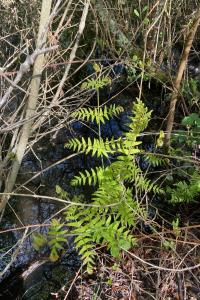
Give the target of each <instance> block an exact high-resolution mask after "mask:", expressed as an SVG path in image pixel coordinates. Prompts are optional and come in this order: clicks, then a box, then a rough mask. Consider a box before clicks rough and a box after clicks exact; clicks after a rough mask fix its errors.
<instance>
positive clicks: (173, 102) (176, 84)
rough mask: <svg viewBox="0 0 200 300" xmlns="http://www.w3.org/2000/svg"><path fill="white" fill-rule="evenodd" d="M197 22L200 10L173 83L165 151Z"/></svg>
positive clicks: (199, 18) (167, 146)
mask: <svg viewBox="0 0 200 300" xmlns="http://www.w3.org/2000/svg"><path fill="white" fill-rule="evenodd" d="M199 22H200V8H199V10H198V11H197V13H196V15H195V18H194V21H193V25H192V27H191V29H190V31H189V34H188V37H187V39H186V42H185V47H184V50H183V54H182V57H181V61H180V65H179V69H178V72H177V75H176V79H175V81H174V87H173V93H172V97H171V101H170V108H169V114H168V118H167V129H166V135H165V142H164V145H165V148H167V149H169V146H170V139H171V133H172V128H173V124H174V115H175V111H176V103H177V99H178V94H179V91H180V85H181V80H182V77H183V73H184V71H185V68H186V65H187V60H188V55H189V52H190V49H191V46H192V43H193V40H194V36H195V33H196V31H197V28H198V26H199Z"/></svg>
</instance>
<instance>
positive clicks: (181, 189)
mask: <svg viewBox="0 0 200 300" xmlns="http://www.w3.org/2000/svg"><path fill="white" fill-rule="evenodd" d="M167 193H168V194H170V197H171V199H170V202H171V203H173V204H177V203H189V202H192V201H194V200H195V197H196V196H197V195H198V194H199V193H200V175H199V174H198V173H197V172H194V174H193V175H192V177H191V179H190V180H189V182H186V181H179V182H178V183H176V184H174V188H169V187H168V188H167Z"/></svg>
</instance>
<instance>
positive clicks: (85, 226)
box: [35, 99, 163, 273]
mask: <svg viewBox="0 0 200 300" xmlns="http://www.w3.org/2000/svg"><path fill="white" fill-rule="evenodd" d="M86 115H87V113H86ZM81 117H83V118H86V119H87V118H88V117H87V116H86V117H85V116H84V110H82V111H81ZM150 118H151V111H148V109H147V108H146V107H145V106H144V104H143V103H142V102H141V101H140V100H139V99H137V101H136V102H135V103H134V105H133V116H132V117H130V121H131V122H130V123H129V124H128V126H129V131H128V132H126V133H125V135H124V136H123V137H121V138H119V139H116V140H114V139H111V140H108V139H106V140H103V139H102V138H101V137H99V139H97V138H96V139H94V140H91V139H90V138H88V139H84V138H83V137H82V138H81V139H80V140H79V139H72V140H70V141H69V142H68V143H67V144H66V145H65V147H68V148H70V149H73V150H74V151H83V152H84V153H85V154H86V155H89V154H90V155H91V156H99V157H102V158H103V157H109V155H110V154H113V153H117V154H118V156H117V159H116V160H115V161H114V162H112V163H111V164H110V165H109V166H107V167H104V166H103V164H102V166H99V167H96V168H92V169H90V170H85V171H83V172H80V173H79V175H78V176H75V177H74V178H73V180H72V185H75V186H76V185H86V184H89V185H93V186H95V187H96V191H95V192H94V193H93V194H92V197H91V201H90V203H88V200H87V201H86V203H84V202H83V203H82V204H81V205H80V203H75V201H76V200H75V199H73V202H72V203H71V205H70V206H68V208H67V209H66V211H65V214H64V215H65V222H64V223H56V222H55V221H54V220H53V222H52V225H51V228H50V232H49V237H48V239H47V242H48V244H49V246H51V248H52V250H51V255H50V258H51V259H52V260H55V259H57V258H58V252H59V250H60V249H62V243H63V242H64V241H65V240H66V236H65V237H63V235H66V226H67V228H69V229H68V230H69V231H70V235H71V234H73V235H74V236H75V239H74V242H75V245H76V248H77V250H78V252H79V254H80V256H81V258H82V261H83V264H84V265H86V268H87V272H88V273H92V270H93V267H94V264H95V256H96V255H97V252H96V249H95V247H96V245H97V244H101V245H104V246H106V247H107V249H108V250H109V251H110V252H111V254H112V255H113V256H115V257H117V256H119V255H120V251H121V250H122V249H126V250H128V249H129V248H130V247H132V246H134V245H135V244H136V239H135V238H134V236H133V235H132V233H131V232H132V229H133V228H134V227H135V226H136V224H137V222H138V221H139V220H141V219H142V220H144V218H146V215H147V212H146V211H145V209H144V208H143V207H142V198H143V196H144V195H145V194H146V193H147V192H153V193H163V190H162V189H161V188H160V187H159V186H157V185H156V184H154V183H153V182H152V181H151V180H149V179H148V178H146V177H145V176H144V174H143V172H142V170H141V168H140V166H139V165H138V163H137V156H138V155H139V154H144V153H143V151H142V149H141V147H140V148H139V145H141V141H139V140H138V138H139V136H140V134H141V132H142V131H144V130H145V128H146V127H147V125H148V122H149V120H150ZM88 119H89V118H88ZM56 192H57V193H58V195H59V196H60V197H61V198H65V197H66V196H67V194H66V193H65V191H63V190H62V189H61V188H60V187H58V186H57V187H56ZM79 201H80V198H79ZM42 244H43V240H42V236H41V235H39V236H38V237H36V239H35V245H36V247H40V246H41V245H42Z"/></svg>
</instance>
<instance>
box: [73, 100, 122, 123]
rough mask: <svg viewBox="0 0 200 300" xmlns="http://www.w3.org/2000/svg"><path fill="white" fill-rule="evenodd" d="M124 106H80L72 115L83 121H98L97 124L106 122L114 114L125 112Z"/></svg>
mask: <svg viewBox="0 0 200 300" xmlns="http://www.w3.org/2000/svg"><path fill="white" fill-rule="evenodd" d="M123 110H124V109H123V107H122V106H116V105H115V104H112V105H110V106H109V107H107V106H104V107H103V108H102V107H95V108H94V109H92V108H90V107H84V108H80V109H79V110H77V111H75V112H74V113H73V114H72V116H73V117H74V118H77V119H78V120H82V121H87V122H89V121H91V122H96V123H97V124H100V123H105V121H106V120H109V119H110V118H112V117H113V116H117V115H118V114H120V113H121V112H123Z"/></svg>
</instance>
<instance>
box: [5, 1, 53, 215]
mask: <svg viewBox="0 0 200 300" xmlns="http://www.w3.org/2000/svg"><path fill="white" fill-rule="evenodd" d="M51 5H52V0H43V1H42V8H41V14H40V24H39V31H38V39H37V44H36V48H42V47H43V46H44V44H45V43H46V39H47V32H48V30H47V28H45V26H46V25H47V24H48V21H49V17H50V11H51ZM43 65H44V54H41V55H38V56H37V58H36V60H35V62H34V66H33V76H32V80H31V84H30V95H29V98H28V103H27V108H26V114H25V119H26V120H28V121H27V122H26V123H25V124H24V125H23V127H22V129H21V133H20V137H19V142H18V145H17V149H16V158H15V160H14V162H13V165H12V168H11V171H10V174H9V175H8V179H7V182H6V185H5V190H4V193H5V195H3V196H2V199H1V202H0V212H2V211H3V210H4V208H5V205H6V203H7V201H8V200H9V195H8V194H9V193H11V192H12V190H13V188H14V185H15V182H16V178H17V175H18V172H19V168H20V166H21V162H22V159H23V156H24V153H25V150H26V147H27V143H28V139H29V136H30V133H31V126H32V123H33V121H32V119H33V116H34V114H35V110H36V105H37V100H38V94H39V88H40V82H41V74H42V71H43ZM6 193H7V194H6Z"/></svg>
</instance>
